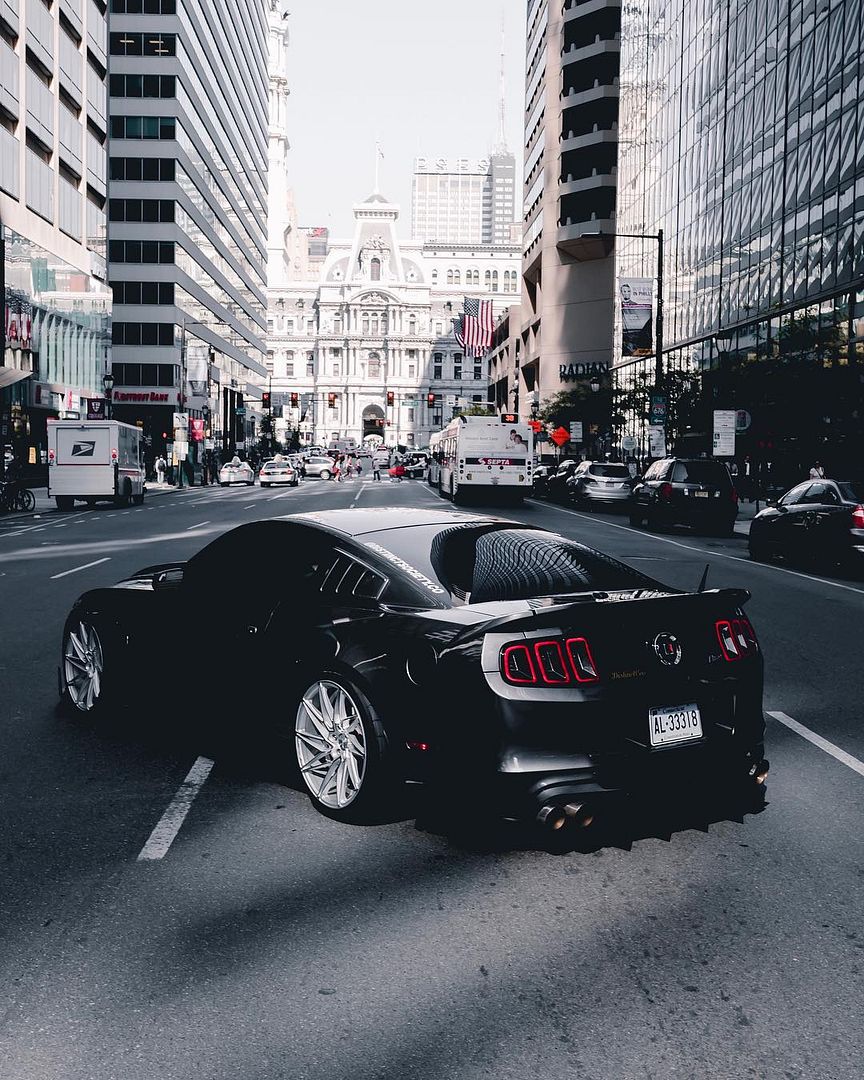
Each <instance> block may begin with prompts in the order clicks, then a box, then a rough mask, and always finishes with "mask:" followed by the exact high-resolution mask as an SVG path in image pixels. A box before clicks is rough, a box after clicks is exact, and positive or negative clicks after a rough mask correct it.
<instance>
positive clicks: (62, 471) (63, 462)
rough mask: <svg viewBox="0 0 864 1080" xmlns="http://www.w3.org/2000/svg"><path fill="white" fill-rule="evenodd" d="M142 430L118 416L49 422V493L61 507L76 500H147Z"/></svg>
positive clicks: (119, 502)
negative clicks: (145, 498)
mask: <svg viewBox="0 0 864 1080" xmlns="http://www.w3.org/2000/svg"><path fill="white" fill-rule="evenodd" d="M143 454H144V449H143V441H142V432H141V430H140V429H139V428H137V427H133V426H132V425H131V424H121V423H120V422H119V421H118V420H49V421H48V495H49V497H51V498H53V499H56V500H57V509H58V510H71V509H72V508H73V506H74V505H75V501H76V499H77V500H78V501H79V502H86V503H89V504H92V503H94V502H97V501H104V500H106V499H108V500H111V501H113V502H114V503H115V505H117V506H128V505H129V503H130V502H134V503H135V505H136V506H140V505H141V503H143V502H144V457H143Z"/></svg>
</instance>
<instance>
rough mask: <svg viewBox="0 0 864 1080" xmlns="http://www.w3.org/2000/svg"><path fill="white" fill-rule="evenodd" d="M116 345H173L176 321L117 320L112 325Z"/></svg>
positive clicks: (113, 339)
mask: <svg viewBox="0 0 864 1080" xmlns="http://www.w3.org/2000/svg"><path fill="white" fill-rule="evenodd" d="M111 342H112V344H114V345H173V344H174V323H137V322H115V323H114V324H113V325H112V327H111Z"/></svg>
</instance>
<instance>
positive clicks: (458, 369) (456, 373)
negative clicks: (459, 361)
mask: <svg viewBox="0 0 864 1080" xmlns="http://www.w3.org/2000/svg"><path fill="white" fill-rule="evenodd" d="M453 378H454V379H461V378H462V366H461V365H456V364H454V365H453Z"/></svg>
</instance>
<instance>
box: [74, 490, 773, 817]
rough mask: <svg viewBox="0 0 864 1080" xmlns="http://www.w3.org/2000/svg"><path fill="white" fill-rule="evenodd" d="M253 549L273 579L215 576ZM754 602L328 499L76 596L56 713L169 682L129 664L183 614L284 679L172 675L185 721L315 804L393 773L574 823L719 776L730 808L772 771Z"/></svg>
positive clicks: (356, 799)
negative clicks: (178, 681) (249, 755)
mask: <svg viewBox="0 0 864 1080" xmlns="http://www.w3.org/2000/svg"><path fill="white" fill-rule="evenodd" d="M254 565H259V566H266V567H267V588H266V589H231V590H225V588H224V585H225V582H226V581H229V580H231V575H232V574H233V575H236V572H237V568H238V567H249V566H254ZM749 596H750V594H749V593H748V592H747V590H745V589H737V588H723V589H711V590H708V591H705V592H696V593H690V592H682V591H680V590H678V589H675V588H671V587H669V586H667V585H664V584H661V583H660V582H659V581H656V580H655V579H652V578H649V577H646V576H645V575H644V574H643V573H641V572H640V571H638V570H634V569H633V568H632V567H629V566H626V565H624V564H623V563H620V562H618V561H617V560H616V559H614V558H611V557H610V556H609V555H607V554H605V553H603V552H600V551H597V550H595V549H592V548H589V547H586V546H585V545H584V544H580V543H577V542H576V541H573V540H571V539H568V538H567V537H565V536H561V535H559V534H556V533H550V532H546V531H544V530H542V529H537V528H534V527H532V526H530V525H525V524H524V523H521V522H516V521H507V520H505V519H501V518H492V517H486V516H481V515H474V514H471V515H469V514H465V513H460V512H453V511H448V510H438V509H429V510H420V509H410V508H407V507H399V508H395V509H393V508H387V507H384V506H380V507H374V508H371V509H366V510H361V509H354V510H325V511H323V512H318V513H314V514H296V515H290V516H286V517H284V518H281V519H275V520H264V521H256V522H250V523H248V524H244V525H241V526H239V527H238V528H235V529H232V530H230V531H228V532H226V533H224V534H223V535H221V536H220V537H218V538H217V539H215V540H214V541H212V542H211V543H210V544H208V545H207V546H206V547H204V548H203V549H202V550H201V551H199V552H198V553H197V554H196V555H194V556H193V557H192V558H191V559H189V560H188V561H184V560H180V561H175V562H170V563H163V564H161V565H158V566H150V567H147V568H145V569H142V570H140V571H138V572H137V573H135V574H133V575H132V576H131V578H129V579H127V580H125V581H121V582H119V583H118V584H117V585H115V586H107V585H106V586H102V587H97V588H94V589H91V590H90V591H88V592H86V593H84V594H83V595H82V596H81V597H80V598H79V599H78V600H77V601H76V602H75V604H74V605H73V606H72V609H71V611H70V612H69V615H68V617H67V619H66V621H65V624H64V626H63V632H62V639H61V643H60V644H61V650H60V657H59V672H58V674H59V688H60V693H61V696H62V700H63V703H64V706H65V707H66V708H67V711H68V712H70V713H71V715H73V716H76V717H78V718H80V717H81V716H82V715H85V716H92V717H93V718H94V719H95V718H97V717H99V716H100V715H102V716H104V717H106V718H110V722H111V730H112V731H114V730H116V727H117V724H118V723H119V722H120V719H121V716H122V712H121V710H122V708H123V707H124V706H137V707H141V705H142V704H143V701H144V700H145V699H146V695H147V694H148V693H149V694H152V695H155V696H156V697H157V698H158V695H159V694H163V695H164V680H151V684H149V685H142V681H141V679H139V678H136V673H137V672H139V671H140V664H141V657H142V656H153V655H157V654H158V650H159V648H160V647H161V644H162V642H164V637H165V627H166V626H176V625H178V624H179V623H181V622H182V620H183V619H184V618H185V617H186V616H188V613H189V612H190V611H194V612H196V617H198V618H199V619H201V620H202V622H203V623H204V624H205V625H208V626H214V627H216V626H218V633H219V638H220V645H221V647H222V649H223V650H224V651H225V654H226V655H229V656H230V657H231V672H232V673H238V672H245V671H252V670H253V669H255V670H258V671H265V672H270V671H273V670H278V671H279V673H280V675H279V679H278V680H267V679H265V680H264V687H265V692H266V689H267V687H268V684H269V683H270V682H272V683H273V685H272V686H270V687H269V689H270V690H272V691H273V695H274V696H273V701H274V703H275V702H276V700H277V699H278V708H270V707H268V706H264V705H262V706H261V707H255V708H249V704H248V684H247V682H245V681H244V680H243V679H242V678H233V679H231V678H229V679H227V680H225V679H223V680H219V679H217V680H209V684H210V685H205V686H202V685H201V684H200V681H196V682H195V684H194V686H192V685H190V686H187V687H184V686H181V687H180V688H179V692H180V693H181V695H182V694H183V693H184V691H188V693H189V694H190V696H192V695H194V696H192V698H191V700H192V701H193V702H194V705H195V708H191V707H185V705H183V704H179V703H178V702H174V705H175V708H176V712H177V715H178V716H179V717H183V716H188V717H200V716H202V715H203V716H206V717H207V724H206V726H207V728H208V729H211V728H212V727H213V724H214V722H217V721H221V722H223V723H224V724H226V725H233V726H234V730H233V736H234V737H235V738H246V739H256V738H259V739H260V738H264V739H266V740H268V742H267V745H269V746H271V747H272V756H271V757H270V758H269V760H268V767H269V766H270V765H272V766H274V767H275V768H276V769H277V770H278V769H279V768H280V765H281V771H282V772H283V774H285V775H286V778H288V779H289V782H293V783H295V784H296V783H299V784H300V785H302V786H304V787H305V788H306V790H307V792H308V794H309V797H310V799H311V801H312V803H313V804H314V806H315V807H316V808H318V809H320V810H321V811H323V812H324V813H325V814H327V815H328V816H331V817H336V818H339V819H343V820H352V819H360V820H363V819H365V818H367V816H368V815H369V814H370V813H372V814H377V813H380V812H381V811H384V812H386V811H387V810H388V809H390V810H391V811H392V807H393V806H394V805H398V798H399V791H400V789H401V788H402V787H403V786H404V784H405V783H406V782H407V781H415V782H417V781H419V782H434V783H437V784H438V785H439V786H441V787H446V790H447V792H448V796H449V798H451V799H452V800H453V801H454V802H455V803H457V804H463V805H464V804H465V803H466V802H467V800H468V799H469V798H470V799H472V800H474V799H476V800H481V801H482V805H483V806H484V807H486V808H487V809H488V810H489V811H490V812H495V813H498V814H500V815H502V816H507V817H515V818H523V819H527V820H536V821H538V822H539V823H540V824H542V825H543V826H544V827H545V828H546V829H559V828H561V827H562V826H564V825H566V824H568V822H569V823H571V824H572V825H573V826H583V827H585V828H587V827H590V824H591V822H592V821H594V820H599V821H602V819H603V816H604V814H605V813H607V811H608V812H609V813H610V816H611V814H612V808H613V806H614V805H616V804H620V803H621V802H624V801H626V799H627V798H628V797H629V796H630V795H631V794H633V793H638V794H640V795H641V796H642V797H643V798H647V799H649V800H651V799H656V798H658V797H660V796H670V793H671V797H672V798H674V799H676V800H677V802H678V806H679V809H681V810H682V811H684V810H688V809H689V808H690V806H691V803H692V802H695V801H697V800H700V799H701V798H702V793H703V791H706V790H711V791H712V792H717V793H718V794H719V796H720V797H721V798H722V799H723V800H724V801H728V803H729V804H731V807H732V808H734V811H735V812H736V813H740V812H741V811H742V810H743V809H746V807H747V804H748V802H752V801H754V799H758V797H759V795H760V794H761V793H762V792H763V791H764V788H762V786H761V785H762V784H763V783H764V781H765V778H766V776H767V773H768V763H767V762H766V761H765V759H764V747H763V736H764V720H763V714H762V684H763V662H762V653H761V649H760V646H759V643H758V641H757V638H756V634H755V632H754V630H753V627H752V625H751V623H750V621H749V620H748V619H747V618H746V616H745V615H744V612H743V607H744V605H745V604H746V603H747V601H748V599H749ZM466 601H467V602H466ZM538 601H541V602H539V603H538ZM198 637H199V639H200V640H198V641H194V640H193V641H191V642H190V644H189V650H191V652H189V655H188V657H187V659H188V662H189V665H190V668H191V669H192V670H198V669H199V662H198V659H197V653H196V651H195V650H196V649H200V650H201V657H202V662H203V658H204V657H209V658H212V656H211V653H212V641H211V638H208V637H207V636H206V635H205V636H202V635H198ZM211 637H212V635H211ZM286 657H287V658H289V659H290V662H289V663H286ZM193 664H195V667H194V668H192V665H193ZM205 682H207V681H206V680H205ZM145 683H146V680H145ZM233 684H236V685H233ZM202 692H206V693H209V694H212V695H213V696H214V697H217V696H218V701H219V706H220V707H219V708H218V709H217V708H215V707H213V708H211V707H210V706H209V704H208V700H209V699H205V700H204V701H202V698H201V694H202ZM454 694H457V695H458V708H454V707H453V704H454ZM159 700H161V699H159ZM235 700H236V702H237V706H235V704H234V703H235ZM267 700H269V699H267ZM148 706H149V702H148ZM238 706H239V707H238ZM466 716H467V717H470V718H471V722H470V723H466V722H465V717H466ZM256 725H257V727H256ZM763 798H764V797H763ZM757 808H758V806H757Z"/></svg>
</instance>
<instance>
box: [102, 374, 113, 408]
mask: <svg viewBox="0 0 864 1080" xmlns="http://www.w3.org/2000/svg"><path fill="white" fill-rule="evenodd" d="M102 389H103V390H104V392H105V419H106V420H110V419H111V402H112V397H111V395H112V393H113V391H114V375H113V374H112V373H111V371H106V372H105V374H104V375H103V376H102Z"/></svg>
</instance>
